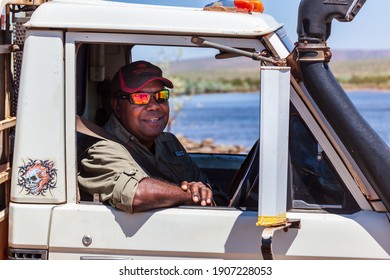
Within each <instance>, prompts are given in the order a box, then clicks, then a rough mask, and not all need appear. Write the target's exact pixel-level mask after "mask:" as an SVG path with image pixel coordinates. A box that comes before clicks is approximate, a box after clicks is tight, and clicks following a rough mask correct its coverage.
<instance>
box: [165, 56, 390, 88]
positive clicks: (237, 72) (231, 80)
mask: <svg viewBox="0 0 390 280" xmlns="http://www.w3.org/2000/svg"><path fill="white" fill-rule="evenodd" d="M246 61H247V60H244V61H243V62H242V61H238V60H224V61H219V62H217V63H215V62H214V63H209V64H206V63H203V61H202V60H199V61H196V62H186V63H184V65H185V67H183V64H181V68H180V69H179V70H176V71H174V68H170V67H167V69H166V70H167V72H169V75H168V76H170V77H172V80H173V82H174V84H175V94H187V95H190V94H196V93H208V92H253V91H257V90H258V89H259V85H260V78H259V71H258V67H259V64H258V63H253V62H252V64H249V63H246ZM329 66H330V68H331V70H332V72H333V74H334V75H335V77H336V79H337V80H338V81H339V82H340V83H341V85H342V86H343V87H344V88H345V89H346V90H350V89H363V88H364V89H381V90H390V57H384V58H370V59H360V60H359V59H352V60H338V61H336V62H333V61H332V62H331V63H330V65H329Z"/></svg>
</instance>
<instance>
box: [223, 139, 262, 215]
mask: <svg viewBox="0 0 390 280" xmlns="http://www.w3.org/2000/svg"><path fill="white" fill-rule="evenodd" d="M259 146H260V141H259V140H257V141H256V143H255V144H254V145H253V146H252V148H251V150H250V151H249V153H248V155H247V156H246V158H245V160H244V161H243V163H242V164H241V166H240V168H239V169H238V171H237V173H236V174H235V175H234V177H233V180H232V183H231V184H230V185H229V188H228V189H227V193H228V195H229V197H230V198H231V199H230V203H229V206H230V207H251V208H252V207H253V208H256V207H257V201H258V194H257V188H256V186H257V185H258V182H259V149H260V147H259Z"/></svg>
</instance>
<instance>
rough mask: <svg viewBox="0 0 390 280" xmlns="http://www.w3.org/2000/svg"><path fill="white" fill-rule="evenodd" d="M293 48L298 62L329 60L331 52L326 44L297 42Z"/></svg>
mask: <svg viewBox="0 0 390 280" xmlns="http://www.w3.org/2000/svg"><path fill="white" fill-rule="evenodd" d="M295 50H296V52H297V60H298V61H300V62H302V61H303V62H315V61H324V62H329V61H330V59H331V58H332V52H331V51H330V48H329V47H328V46H326V44H309V43H306V42H305V43H298V44H297V46H296V48H295Z"/></svg>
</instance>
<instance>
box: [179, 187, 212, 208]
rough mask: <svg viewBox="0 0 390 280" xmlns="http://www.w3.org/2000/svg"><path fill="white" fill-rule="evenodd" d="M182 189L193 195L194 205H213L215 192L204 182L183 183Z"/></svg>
mask: <svg viewBox="0 0 390 280" xmlns="http://www.w3.org/2000/svg"><path fill="white" fill-rule="evenodd" d="M181 188H182V190H183V191H187V192H190V193H191V196H192V201H193V203H194V204H200V205H202V206H207V205H210V206H211V205H213V192H212V190H211V189H210V188H209V187H208V186H206V185H205V184H203V183H202V182H187V181H183V182H182V183H181Z"/></svg>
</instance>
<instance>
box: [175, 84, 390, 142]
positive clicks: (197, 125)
mask: <svg viewBox="0 0 390 280" xmlns="http://www.w3.org/2000/svg"><path fill="white" fill-rule="evenodd" d="M348 95H349V97H350V98H351V100H352V102H353V103H354V104H355V106H356V107H357V108H358V109H359V111H360V113H361V114H362V115H363V117H365V119H366V120H367V122H368V123H369V124H370V125H371V126H372V127H373V128H374V129H375V130H376V131H377V132H378V134H379V135H380V136H381V137H382V138H383V139H384V140H385V142H386V143H388V144H389V145H390V91H389V92H377V91H353V92H348ZM259 99H260V97H259V94H258V93H218V94H197V95H193V96H191V97H188V96H187V97H173V98H172V99H171V101H170V106H171V116H172V117H173V118H174V122H173V125H172V126H171V127H170V131H171V132H173V133H175V134H182V135H184V136H185V137H187V138H189V139H191V140H195V141H201V140H202V139H205V138H213V139H214V141H215V143H217V144H238V145H242V146H245V147H247V148H250V147H251V146H252V144H253V143H254V142H255V141H256V139H257V138H258V137H259V130H258V126H259V125H258V124H259V109H258V108H259V103H260V100H259ZM177 108H180V109H179V110H177Z"/></svg>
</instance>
